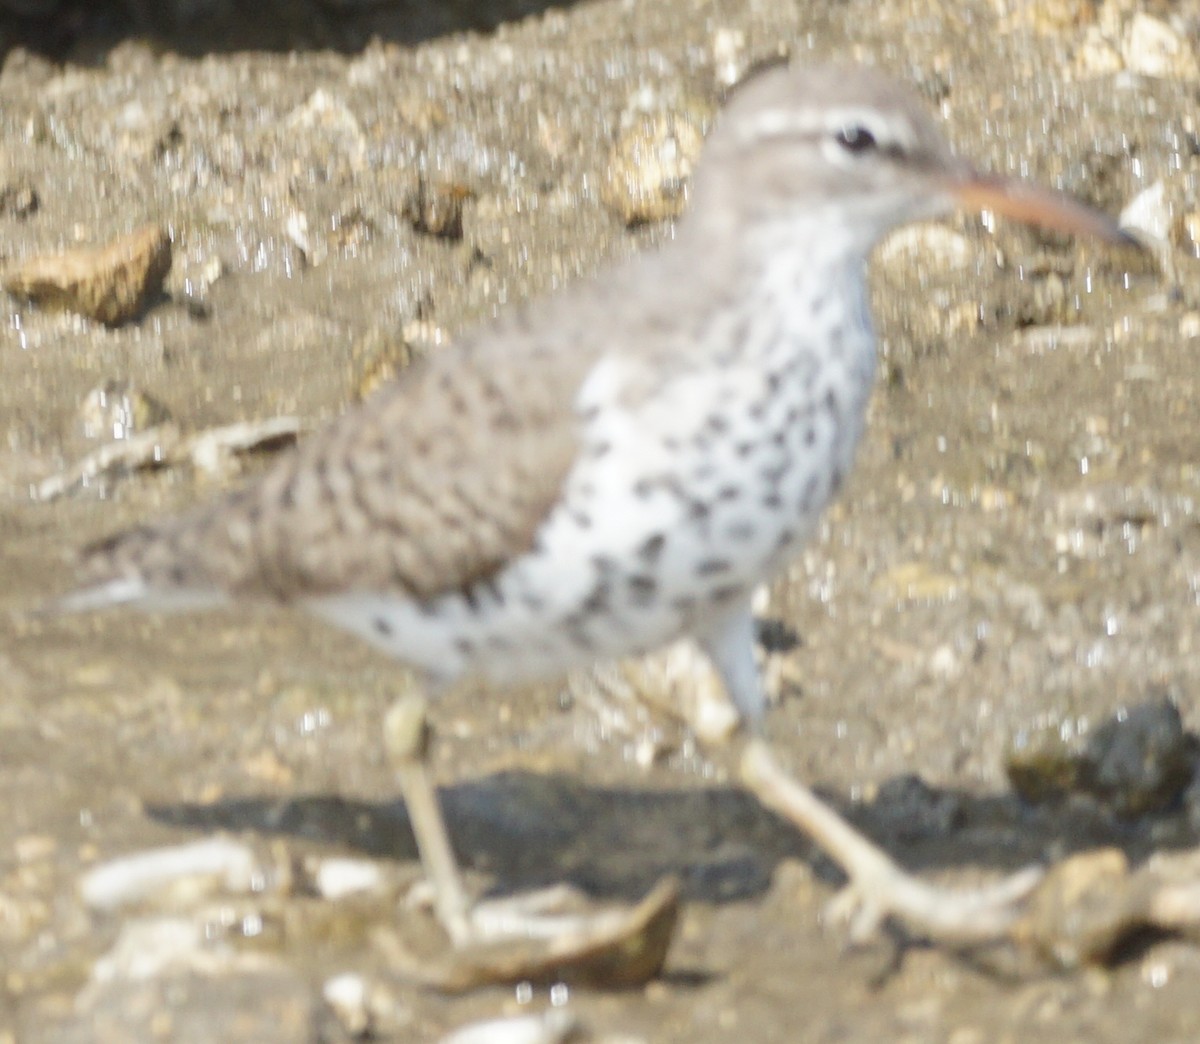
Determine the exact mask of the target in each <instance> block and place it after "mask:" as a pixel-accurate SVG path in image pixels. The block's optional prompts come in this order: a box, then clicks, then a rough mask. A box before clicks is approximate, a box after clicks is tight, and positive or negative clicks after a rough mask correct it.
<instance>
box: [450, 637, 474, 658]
mask: <svg viewBox="0 0 1200 1044" xmlns="http://www.w3.org/2000/svg"><path fill="white" fill-rule="evenodd" d="M454 648H455V649H456V650H457V651H458V652H459V653H460V654H461V655H463V656H470V655H471V653H473V652H474V651H475V643H474V642H472V641H471V640H470V639H469V638H455V639H454Z"/></svg>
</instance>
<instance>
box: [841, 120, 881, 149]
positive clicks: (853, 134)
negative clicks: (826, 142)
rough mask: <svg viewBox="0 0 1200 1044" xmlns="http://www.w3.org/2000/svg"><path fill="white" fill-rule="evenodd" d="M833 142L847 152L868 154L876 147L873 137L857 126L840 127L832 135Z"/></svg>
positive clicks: (876, 143) (867, 131)
mask: <svg viewBox="0 0 1200 1044" xmlns="http://www.w3.org/2000/svg"><path fill="white" fill-rule="evenodd" d="M833 140H834V141H836V142H837V143H838V144H839V145H840V146H841V147H842V148H843V149H845V150H846V151H847V152H870V151H871V150H872V149H874V148H876V147H877V146H878V142H876V141H875V135H874V134H872V133H871V132H870V131H869V130H867V128H866V127H863V126H860V125H858V124H851V125H850V126H848V127H842V128H841V129H840V130H839V131H838V132H837V133H836V134H834V136H833Z"/></svg>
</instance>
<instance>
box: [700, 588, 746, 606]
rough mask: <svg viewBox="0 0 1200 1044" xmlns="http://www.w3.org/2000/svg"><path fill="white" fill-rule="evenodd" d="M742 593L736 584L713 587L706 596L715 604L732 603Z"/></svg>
mask: <svg viewBox="0 0 1200 1044" xmlns="http://www.w3.org/2000/svg"><path fill="white" fill-rule="evenodd" d="M741 593H742V588H741V586H740V585H738V584H725V585H724V586H723V587H714V588H713V589H712V590H711V591H710V592H709V594H708V597H709V599H710V600H711V601H713V602H717V603H724V602H732V601H733V600H734V599H735V598H737V597H738V596H739V595H741Z"/></svg>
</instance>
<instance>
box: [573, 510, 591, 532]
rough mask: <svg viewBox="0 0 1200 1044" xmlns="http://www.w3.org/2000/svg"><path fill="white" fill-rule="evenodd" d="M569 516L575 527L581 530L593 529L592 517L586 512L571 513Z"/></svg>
mask: <svg viewBox="0 0 1200 1044" xmlns="http://www.w3.org/2000/svg"><path fill="white" fill-rule="evenodd" d="M569 514H570V516H571V521H572V522H574V523H575V525H577V526H578V527H579V528H580V529H591V528H592V516H591V515H589V514H588V513H587V512H586V511H578V510H575V511H570V512H569Z"/></svg>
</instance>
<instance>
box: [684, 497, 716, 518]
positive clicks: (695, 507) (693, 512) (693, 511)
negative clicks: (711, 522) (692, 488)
mask: <svg viewBox="0 0 1200 1044" xmlns="http://www.w3.org/2000/svg"><path fill="white" fill-rule="evenodd" d="M710 514H712V508H711V507H710V506H709V504H708V503H707V502H706V501H703V500H693V501H692V502H691V503H690V504H688V518H689V519H690V520H691V521H693V522H703V521H704V520H705V519H706V518H708V516H709V515H710Z"/></svg>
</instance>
